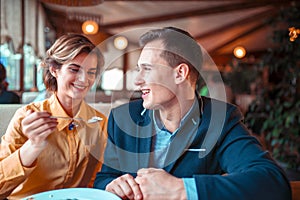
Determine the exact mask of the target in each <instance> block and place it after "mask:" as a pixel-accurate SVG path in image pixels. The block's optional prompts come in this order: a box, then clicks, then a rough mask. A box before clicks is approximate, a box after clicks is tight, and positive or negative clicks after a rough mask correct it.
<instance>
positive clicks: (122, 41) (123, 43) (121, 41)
mask: <svg viewBox="0 0 300 200" xmlns="http://www.w3.org/2000/svg"><path fill="white" fill-rule="evenodd" d="M114 45H115V47H116V48H117V49H119V50H123V49H125V48H126V47H127V45H128V40H127V38H126V37H124V36H118V37H116V38H115V40H114Z"/></svg>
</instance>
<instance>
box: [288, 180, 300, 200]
mask: <svg viewBox="0 0 300 200" xmlns="http://www.w3.org/2000/svg"><path fill="white" fill-rule="evenodd" d="M290 184H291V188H292V200H300V181H290Z"/></svg>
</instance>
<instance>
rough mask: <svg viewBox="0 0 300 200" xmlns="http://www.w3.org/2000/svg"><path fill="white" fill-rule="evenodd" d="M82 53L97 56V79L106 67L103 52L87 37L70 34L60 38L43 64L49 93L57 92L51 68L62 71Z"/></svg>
mask: <svg viewBox="0 0 300 200" xmlns="http://www.w3.org/2000/svg"><path fill="white" fill-rule="evenodd" d="M81 53H93V54H95V55H97V58H98V64H97V72H96V73H97V77H98V76H99V75H100V71H101V68H102V67H103V66H104V57H103V55H102V53H101V51H100V50H99V49H98V48H97V47H96V46H95V45H94V44H93V43H92V42H91V41H90V40H89V39H88V38H86V37H85V36H83V35H81V34H76V33H69V34H66V35H63V36H61V37H60V38H58V39H57V40H56V41H55V43H54V44H53V45H52V46H51V47H50V49H49V50H48V51H47V54H46V57H45V59H44V61H43V62H42V64H41V65H42V67H43V80H44V84H45V87H46V89H47V90H48V91H52V92H55V91H57V82H56V78H55V77H53V76H52V74H51V73H50V71H49V68H50V66H51V67H55V68H56V69H60V68H61V67H62V65H63V64H65V63H66V62H68V61H71V60H73V59H74V58H75V57H76V56H78V55H79V54H81Z"/></svg>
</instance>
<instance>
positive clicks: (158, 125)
mask: <svg viewBox="0 0 300 200" xmlns="http://www.w3.org/2000/svg"><path fill="white" fill-rule="evenodd" d="M200 103H201V105H199V101H198V99H197V98H196V97H195V98H194V102H193V104H192V106H191V108H190V110H189V111H188V112H187V113H186V114H185V115H184V116H183V118H182V119H181V121H180V125H179V128H180V127H181V126H182V125H183V124H184V123H186V122H187V121H188V120H191V121H192V123H193V124H194V125H196V124H199V121H200V117H201V116H202V99H200ZM199 106H200V108H199ZM199 112H200V113H199ZM153 121H154V126H155V129H156V130H158V129H163V128H164V125H163V123H162V122H161V120H160V118H159V116H158V112H157V111H154V112H153ZM179 128H178V129H179ZM178 129H176V131H175V133H176V132H177V130H178Z"/></svg>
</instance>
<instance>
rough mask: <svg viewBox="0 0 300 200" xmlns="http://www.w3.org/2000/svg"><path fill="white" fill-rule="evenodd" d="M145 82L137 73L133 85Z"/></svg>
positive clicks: (140, 74) (139, 73)
mask: <svg viewBox="0 0 300 200" xmlns="http://www.w3.org/2000/svg"><path fill="white" fill-rule="evenodd" d="M144 82H145V80H144V78H143V75H142V73H141V72H138V74H137V76H136V77H135V79H134V84H135V85H137V86H138V85H141V84H143V83H144Z"/></svg>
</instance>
